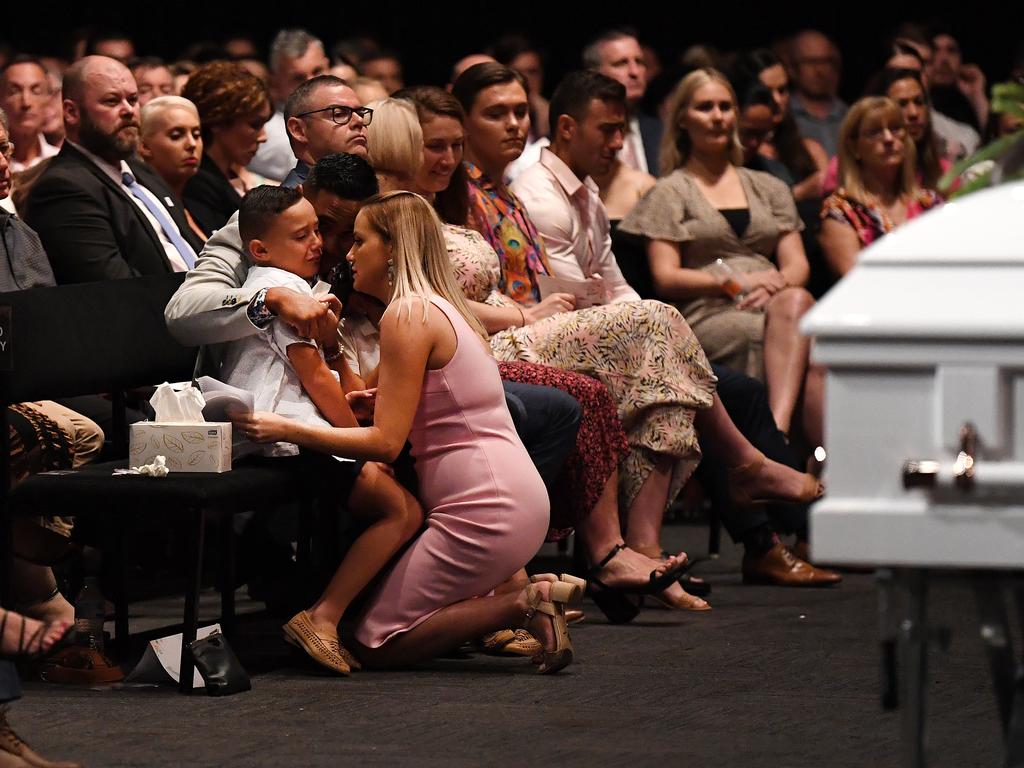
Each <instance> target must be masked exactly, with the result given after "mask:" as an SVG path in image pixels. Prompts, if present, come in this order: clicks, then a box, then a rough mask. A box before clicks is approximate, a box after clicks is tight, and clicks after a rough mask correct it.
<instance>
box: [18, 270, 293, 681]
mask: <svg viewBox="0 0 1024 768" xmlns="http://www.w3.org/2000/svg"><path fill="white" fill-rule="evenodd" d="M182 279H183V276H182V275H180V274H177V275H160V276H153V277H140V278H135V279H130V280H116V281H109V282H101V283H87V284H80V285H68V286H59V287H55V288H36V289H31V290H27V291H18V292H14V293H5V294H0V342H5V343H3V344H2V345H0V412H2V413H3V414H4V416H3V418H4V423H3V424H2V425H0V430H2V437H0V439H2V445H0V455H2V458H0V461H2V462H3V467H2V468H0V470H2V471H0V501H2V503H3V514H2V519H0V558H2V560H0V563H2V566H3V568H4V570H3V572H2V573H3V575H4V577H6V576H7V575H8V574H9V573H10V564H11V556H12V555H11V520H12V518H13V517H14V516H18V515H46V514H54V513H55V512H58V511H59V513H60V514H61V515H68V516H76V517H77V516H84V515H100V516H104V517H106V518H113V519H114V525H115V529H117V528H120V526H119V525H118V522H119V521H118V520H117V518H118V517H119V516H123V519H125V520H127V519H128V517H127V516H140V515H147V516H154V517H156V516H159V517H160V518H161V519H166V520H167V521H168V522H172V521H173V522H175V523H176V524H181V525H185V526H187V528H188V532H189V533H188V546H187V568H188V571H187V574H186V575H187V583H188V586H187V591H186V593H185V612H184V621H183V634H184V638H183V640H184V642H183V644H182V657H181V683H180V690H181V691H182V692H190V691H191V689H192V677H193V673H192V670H193V661H192V657H191V654H190V653H189V652H188V645H189V643H190V642H192V641H193V640H195V637H196V630H197V627H198V623H199V616H198V601H199V590H200V586H201V576H202V559H203V548H204V535H205V530H206V523H207V520H209V519H216V520H218V521H219V522H220V523H221V535H220V536H219V537H218V538H220V539H221V541H222V543H223V546H222V551H221V578H220V582H221V624H222V627H223V628H224V630H225V632H231V630H232V628H233V619H234V577H233V567H234V554H233V543H232V542H233V539H234V537H233V536H232V535H231V533H232V532H231V518H232V515H233V514H234V513H236V512H242V511H246V510H258V509H267V508H273V507H275V506H278V505H281V504H285V503H290V502H294V501H298V502H300V505H301V509H302V511H303V514H302V515H301V516H300V534H303V533H304V531H305V532H308V530H309V526H308V519H309V518H308V515H309V512H310V507H311V505H312V502H313V498H312V496H311V492H310V490H309V485H308V484H307V483H303V481H302V478H301V476H297V475H296V474H295V473H293V472H289V471H286V470H285V469H284V468H283V467H282V468H280V469H277V468H270V467H267V466H265V465H260V466H258V467H251V466H250V467H247V466H244V465H242V466H236V467H235V468H234V469H232V470H231V471H230V472H225V473H222V474H213V473H175V472H172V473H171V474H170V475H169V476H168V477H166V478H150V477H143V476H114V475H113V474H112V473H113V470H114V469H115V468H119V467H126V466H127V465H128V462H127V459H121V460H118V461H111V462H104V463H102V464H94V465H90V466H87V467H83V468H81V469H80V470H77V471H74V472H61V473H49V474H45V473H44V474H37V475H33V476H31V477H29V478H27V479H26V480H24V481H23V482H21V483H19V484H18V485H17V486H16V487H14V488H9V487H8V485H9V458H10V446H9V445H8V441H9V436H8V425H7V421H6V420H7V406H8V405H9V404H11V403H19V402H25V401H33V400H43V399H47V400H53V399H58V398H63V397H73V396H77V395H87V394H97V393H108V394H109V395H110V397H111V404H112V417H113V423H114V429H113V435H111V436H110V437H112V438H113V440H114V443H115V450H116V451H117V453H116V454H115V455H118V456H127V453H128V452H127V445H126V444H125V443H126V437H125V435H126V433H127V426H126V424H125V392H126V390H131V389H134V388H137V387H144V386H149V385H154V384H158V383H160V382H163V381H171V382H173V381H187V380H190V379H191V378H192V373H193V366H194V363H195V350H194V349H188V348H185V347H183V346H181V345H180V344H178V343H177V342H176V341H175V340H174V339H173V338H171V336H170V335H169V334H168V332H167V329H166V326H165V324H164V318H163V310H164V306H165V305H166V303H167V301H168V299H169V298H170V297H171V295H172V294H173V293H174V291H175V290H176V289H177V288H178V286H179V285H180V284H181V282H182ZM4 369H6V370H4ZM303 521H306V522H305V524H304V523H303ZM117 540H118V544H117V546H115V551H114V552H113V553H109V554H112V555H113V556H114V557H115V559H117V560H119V561H120V563H121V565H120V566H119V567H118V568H117V571H116V572H117V573H119V574H120V578H117V579H116V580H115V581H116V582H117V583H116V586H115V588H114V594H113V595H112V597H113V601H114V604H115V639H116V641H117V643H118V646H119V647H120V649H122V650H123V649H125V648H127V643H126V642H125V641H126V639H127V636H128V604H127V590H126V584H125V571H124V567H123V564H124V557H123V554H124V552H123V547H124V543H123V537H121V536H119V537H117ZM300 542H305V546H302V545H300V548H299V554H300V558H302V556H303V553H304V552H305V553H307V554H308V537H307V536H306V535H300ZM2 582H3V584H2V586H3V589H4V594H3V596H2V597H3V602H4V604H7V605H9V604H10V602H9V597H10V595H9V583H10V580H9V579H8V578H3V579H2Z"/></svg>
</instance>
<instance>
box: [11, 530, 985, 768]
mask: <svg viewBox="0 0 1024 768" xmlns="http://www.w3.org/2000/svg"><path fill="white" fill-rule="evenodd" d="M706 536H707V535H706V529H705V528H703V527H690V526H671V527H669V528H668V529H667V536H666V539H667V541H668V542H669V543H671V544H672V545H674V546H676V547H677V548H687V549H688V551H689V552H691V553H698V554H699V553H701V552H703V551H704V550H705V548H706V541H707V538H706ZM740 554H741V553H740V550H739V549H737V548H735V547H732V546H731V545H728V544H726V545H725V551H723V554H722V557H721V559H719V560H717V561H708V562H704V563H701V564H700V565H699V566H698V567H697V572H698V573H699V574H701V575H703V576H706V577H708V578H709V579H710V580H711V581H712V582H713V584H714V593H713V594H712V595H711V597H710V601H711V603H712V605H713V606H714V610H713V611H710V612H708V613H703V614H695V613H686V614H684V613H670V612H668V611H663V610H656V609H649V610H646V611H645V612H644V613H642V614H641V615H640V617H638V619H637V620H636V621H634V622H633V623H632V624H629V625H626V626H611V625H609V624H607V623H606V622H605V621H604V618H603V617H602V616H601V614H600V613H599V612H598V611H597V609H596V608H595V607H594V606H593V604H591V603H589V602H588V603H585V608H586V609H587V617H588V618H587V621H586V622H585V623H584V624H583V625H580V626H579V627H578V628H574V629H573V633H572V634H573V641H574V643H575V646H576V650H577V658H578V661H577V662H576V663H574V664H573V665H572V666H571V667H569V668H568V669H566V670H565V671H564V672H563V673H561V674H558V675H555V676H550V677H540V676H538V675H536V674H534V673H533V669H532V667H531V665H530V664H529V662H527V661H525V660H517V659H495V658H489V657H484V656H475V657H473V658H470V659H467V660H441V661H436V662H433V663H431V664H429V665H423V666H422V667H420V668H417V669H415V670H410V671H400V672H363V673H357V674H354V675H353V676H352V677H350V678H347V679H339V678H329V677H321V676H317V675H313V674H310V672H309V671H308V670H306V669H304V668H302V667H301V666H298V665H297V664H296V663H295V662H294V659H293V658H292V657H290V656H289V655H288V653H287V651H286V648H285V646H284V644H283V643H282V642H280V640H279V634H278V633H279V630H278V628H277V625H276V623H274V622H271V621H270V620H263V619H258V620H253V621H250V622H248V623H246V624H245V625H244V632H245V638H244V639H243V640H241V641H240V645H241V648H240V649H239V650H240V652H241V653H240V655H242V657H243V661H245V662H246V664H247V666H248V667H249V669H250V672H252V673H253V690H252V691H251V692H249V693H246V694H242V695H238V696H233V697H229V698H224V699H215V698H207V697H205V696H201V695H200V696H193V697H184V696H179V695H178V694H176V693H174V692H173V691H172V690H169V689H107V690H83V689H75V688H68V687H62V686H56V685H46V684H43V683H27V684H26V690H25V697H24V698H23V699H22V700H21V701H19V702H17V703H16V704H15V705H14V707H13V709H12V712H11V721H12V722H13V723H14V725H15V727H16V728H17V729H18V731H19V732H20V733H21V734H22V735H23V736H24V737H25V738H26V739H27V740H28V741H29V742H30V743H31V744H33V745H34V746H35V747H36V748H37V749H38V750H39V751H41V752H43V754H45V755H47V756H50V757H62V758H64V759H69V758H75V759H77V760H80V761H82V762H83V763H84V764H85V765H87V766H91V767H93V768H95V767H96V766H189V767H192V768H205V767H206V766H332V767H333V766H343V765H359V766H363V765H366V766H378V765H379V766H395V765H410V766H492V765H493V766H508V767H509V768H513V767H514V766H530V765H551V766H686V767H689V766H744V768H748V767H749V768H754V767H757V766H766V767H769V766H770V767H771V768H786V767H788V766H829V767H831V766H834V767H836V768H839V767H845V766H850V767H851V768H854V767H856V768H862V767H864V766H897V765H899V717H898V715H897V714H893V713H883V712H882V711H881V709H880V705H879V663H878V656H879V654H878V644H877V637H878V629H877V618H876V598H875V588H874V580H873V578H872V577H871V576H869V575H850V576H848V577H847V578H846V581H845V582H844V583H843V584H842V585H841V586H839V587H838V588H835V589H829V590H794V589H780V588H772V587H745V586H743V585H742V584H741V583H740V576H739V560H740ZM209 598H210V599H209V600H208V601H204V603H206V604H208V605H209V607H210V608H209V612H210V615H211V616H212V615H214V613H215V610H216V609H215V606H216V601H215V600H214V599H213V596H212V595H210V596H209ZM930 611H931V615H932V617H933V618H934V620H935V621H936V622H937V623H940V624H944V625H946V626H948V627H950V628H951V630H952V633H953V637H952V644H951V646H950V648H949V649H948V650H947V651H935V652H934V653H933V654H932V655H931V662H932V663H931V668H930V675H929V685H930V692H929V702H928V703H929V713H928V727H929V731H928V733H929V757H930V765H933V766H957V767H958V768H960V767H963V766H989V765H997V764H1000V760H1001V758H1000V754H1001V740H1000V731H999V727H998V723H997V717H996V708H995V703H994V699H993V696H992V694H991V690H990V687H989V682H988V677H987V674H988V671H987V665H986V662H985V657H984V655H983V653H982V648H981V644H980V641H979V640H978V637H977V629H976V615H975V609H974V604H973V601H972V599H971V596H970V593H969V592H968V591H966V590H964V589H963V588H959V587H955V586H951V585H942V586H939V587H936V588H935V589H934V591H933V592H932V599H931V604H930ZM161 616H170V617H174V616H180V604H179V603H177V602H176V601H173V600H165V601H153V602H150V603H143V604H137V605H134V606H133V624H132V626H133V630H134V629H137V628H145V627H146V626H147V622H148V623H149V624H150V625H151V624H152V623H153V621H155V620H158V619H159V618H160V617H161ZM255 649H258V650H255ZM250 659H251V660H252V661H251V662H250Z"/></svg>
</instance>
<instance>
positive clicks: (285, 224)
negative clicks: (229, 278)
mask: <svg viewBox="0 0 1024 768" xmlns="http://www.w3.org/2000/svg"><path fill="white" fill-rule="evenodd" d="M238 228H239V233H240V234H241V238H242V245H243V249H244V250H245V251H246V253H248V255H249V257H250V259H251V261H252V265H251V266H250V268H249V275H248V278H247V279H246V281H245V288H252V289H253V290H254V292H255V290H259V289H261V288H264V287H277V286H281V287H286V288H290V289H292V290H294V291H299V292H301V293H305V294H307V295H316V294H318V293H319V292H320V291H321V290H322V289H324V288H326V287H327V284H326V283H321V282H319V280H318V279H317V275H318V274H319V271H320V260H321V256H322V246H323V242H322V240H321V239H320V233H319V232H318V231H317V216H316V212H315V211H314V210H313V206H312V205H310V203H309V202H308V201H307V200H306V199H305V198H304V197H303V196H302V194H301V193H300V192H298V191H297V190H294V189H285V188H282V187H271V186H260V187H255V188H254V189H252V190H250V191H249V192H248V193H247V194H246V195H245V197H244V198H242V204H241V207H240V209H239V214H238ZM320 341H322V342H324V343H325V344H328V345H330V347H329V348H330V349H332V350H333V351H331V352H329V353H328V354H327V355H326V357H325V355H324V353H323V351H322V350H321V348H320V347H319V346H318V345H317V343H316V341H313V340H310V339H304V338H302V337H301V336H299V335H298V334H297V333H296V332H295V331H294V329H292V328H291V327H290V326H289V325H288V324H287V323H284V322H283V321H281V320H278V319H275V320H273V321H271V323H270V325H269V326H268V327H267V328H265V329H264V330H263V331H262V332H261V333H257V334H255V335H252V336H249V337H247V338H245V339H241V340H239V341H233V342H231V343H230V344H229V345H228V350H227V353H226V356H225V360H224V366H223V368H222V369H221V376H222V377H223V378H224V380H225V381H227V383H229V384H231V385H233V386H236V387H240V388H242V389H248V390H250V391H252V392H254V393H255V400H256V402H255V410H257V411H271V412H274V413H278V414H281V415H284V416H288V417H290V418H292V419H295V420H297V421H302V422H305V423H319V424H325V423H328V422H329V423H330V424H331V425H333V426H335V427H358V426H359V424H358V422H357V421H356V418H355V416H354V415H353V413H352V410H351V408H349V405H348V402H347V401H346V399H345V389H343V385H344V384H349V387H350V389H354V388H355V387H356V386H359V385H358V381H359V380H358V379H357V378H355V377H354V376H353V374H352V373H351V371H350V370H349V368H348V366H347V365H346V363H345V359H344V356H343V354H342V351H341V348H340V347H339V346H338V345H337V339H325V340H320ZM298 453H299V449H298V447H297V446H295V445H293V444H291V443H274V444H273V445H271V446H268V448H267V450H266V455H269V456H294V455H297V454H298ZM323 466H324V467H325V472H329V473H330V474H331V475H332V477H333V476H334V475H335V474H336V472H335V470H336V469H337V470H338V471H339V472H345V471H346V470H345V469H344V467H353V465H351V464H346V465H339V464H337V463H336V462H334V461H333V460H330V462H328V463H325V464H324V465H323ZM351 472H352V473H353V474H355V473H356V472H358V476H357V477H356V478H355V480H354V482H352V484H351V489H352V490H351V493H350V494H349V496H348V510H349V512H351V513H352V515H353V516H355V517H357V518H361V519H362V520H363V521H364V522H365V524H366V526H367V527H366V528H365V530H363V532H362V533H361V534H360V535H359V537H358V538H357V539H356V540H355V542H354V543H353V544H352V546H351V548H350V549H349V551H348V553H347V554H346V556H345V559H344V560H343V561H342V562H341V564H340V565H339V566H338V569H337V571H336V572H335V574H334V577H333V578H332V579H331V582H330V583H329V584H328V586H327V589H326V590H325V591H324V593H323V595H322V596H321V597H320V599H319V600H318V601H317V602H316V604H314V605H313V607H312V608H310V609H309V610H308V611H300V612H299V613H298V614H296V615H295V616H294V617H293V618H292V619H291V621H289V622H288V623H287V624H285V626H284V633H285V640H287V641H288V642H290V643H292V644H293V645H296V646H298V647H300V648H301V649H302V650H304V651H305V652H306V653H307V654H309V656H311V657H312V658H313V660H314V661H316V662H317V663H319V664H321V665H323V666H325V667H327V668H328V669H332V670H334V671H336V672H339V673H341V674H345V675H347V674H348V673H349V671H350V668H351V667H353V666H355V667H357V668H358V666H359V665H358V662H357V661H356V660H355V658H354V657H353V656H352V655H351V654H350V653H349V652H348V651H347V650H346V649H345V648H344V647H343V646H342V645H341V643H340V641H339V640H338V623H339V622H340V621H341V617H342V614H343V613H344V611H345V609H346V608H347V607H348V605H349V603H351V601H352V600H353V599H355V597H356V596H357V595H358V594H359V593H360V592H361V591H362V590H363V589H364V588H365V587H366V585H367V584H369V583H370V581H371V580H372V579H373V577H374V576H376V575H377V574H378V573H379V572H380V570H381V569H382V568H383V567H384V566H385V565H386V564H387V562H388V561H389V560H390V559H391V557H392V556H393V555H394V554H395V553H396V552H397V551H398V550H399V549H400V548H401V547H402V546H403V545H404V544H405V543H406V542H408V541H409V540H410V539H411V538H412V537H413V536H415V535H416V533H417V532H418V531H419V528H420V526H421V525H422V523H423V510H422V509H421V508H420V506H419V504H418V502H417V501H416V499H414V498H413V497H412V496H411V495H410V494H409V492H408V491H407V490H405V489H404V488H403V487H402V486H401V485H399V484H398V483H397V482H396V481H395V479H394V478H393V477H392V476H391V474H390V473H389V472H388V471H387V470H386V469H384V468H382V467H381V466H380V465H377V464H375V463H372V462H371V463H368V464H366V465H365V466H362V467H361V468H360V466H359V465H355V467H353V468H352V469H351ZM325 479H326V480H327V481H328V482H329V481H330V478H325Z"/></svg>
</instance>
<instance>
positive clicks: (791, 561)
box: [743, 542, 843, 587]
mask: <svg viewBox="0 0 1024 768" xmlns="http://www.w3.org/2000/svg"><path fill="white" fill-rule="evenodd" d="M842 580H843V577H842V576H840V575H839V574H838V573H836V572H835V571H828V570H825V569H824V568H815V567H814V566H813V565H811V564H810V563H808V562H806V561H805V560H801V559H800V558H798V557H797V556H796V555H794V554H793V553H792V552H790V551H789V549H787V548H786V545H785V544H782V543H781V542H779V543H778V544H776V545H775V546H774V547H772V548H771V549H769V550H768V551H767V552H765V553H764V554H762V555H758V556H756V557H751V556H750V555H744V556H743V583H744V584H774V585H775V586H778V587H825V586H830V585H832V584H838V583H839V582H840V581H842Z"/></svg>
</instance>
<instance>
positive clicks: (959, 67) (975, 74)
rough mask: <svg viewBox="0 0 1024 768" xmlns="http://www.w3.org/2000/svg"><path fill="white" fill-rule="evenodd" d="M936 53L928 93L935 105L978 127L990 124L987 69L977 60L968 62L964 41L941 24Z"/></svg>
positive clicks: (934, 39)
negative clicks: (971, 62)
mask: <svg viewBox="0 0 1024 768" xmlns="http://www.w3.org/2000/svg"><path fill="white" fill-rule="evenodd" d="M931 43H932V49H933V51H934V57H933V59H932V65H931V72H930V74H931V78H930V83H929V90H928V95H929V96H931V100H932V107H933V108H934V109H937V110H938V111H940V112H942V113H943V114H945V115H948V116H949V117H951V118H952V119H953V120H956V121H958V122H961V123H967V124H968V125H970V126H971V127H972V128H974V129H975V130H978V131H983V130H984V128H985V126H986V125H987V124H988V115H989V103H988V97H987V96H986V95H985V73H984V72H982V71H981V68H980V67H979V66H978V65H977V64H965V63H964V57H963V52H962V51H961V50H960V43H959V42H958V41H957V39H956V37H954V36H953V34H952V32H951V31H950V30H948V29H945V28H942V27H939V28H937V29H936V30H935V31H933V33H932V39H931Z"/></svg>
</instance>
